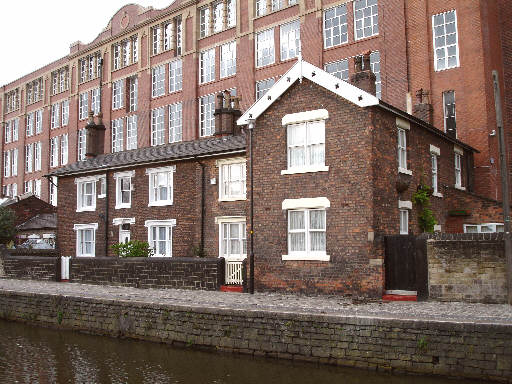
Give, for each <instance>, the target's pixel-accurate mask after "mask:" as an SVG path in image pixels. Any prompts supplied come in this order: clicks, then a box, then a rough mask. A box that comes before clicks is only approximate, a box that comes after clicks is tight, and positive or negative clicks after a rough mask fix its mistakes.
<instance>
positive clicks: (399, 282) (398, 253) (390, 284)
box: [385, 235, 417, 291]
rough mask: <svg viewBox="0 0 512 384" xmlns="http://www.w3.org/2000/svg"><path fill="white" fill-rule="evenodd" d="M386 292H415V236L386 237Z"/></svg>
mask: <svg viewBox="0 0 512 384" xmlns="http://www.w3.org/2000/svg"><path fill="white" fill-rule="evenodd" d="M385 244H386V258H385V264H386V290H404V291H416V290H417V285H416V236H414V235H395V236H386V237H385Z"/></svg>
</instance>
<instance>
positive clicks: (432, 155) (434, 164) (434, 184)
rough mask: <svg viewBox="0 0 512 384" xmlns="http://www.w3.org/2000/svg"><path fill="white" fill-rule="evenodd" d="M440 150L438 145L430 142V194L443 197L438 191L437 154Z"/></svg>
mask: <svg viewBox="0 0 512 384" xmlns="http://www.w3.org/2000/svg"><path fill="white" fill-rule="evenodd" d="M440 155H441V150H440V148H439V147H436V146H435V145H432V144H430V158H431V163H432V196H436V197H443V194H442V193H440V192H439V156H440Z"/></svg>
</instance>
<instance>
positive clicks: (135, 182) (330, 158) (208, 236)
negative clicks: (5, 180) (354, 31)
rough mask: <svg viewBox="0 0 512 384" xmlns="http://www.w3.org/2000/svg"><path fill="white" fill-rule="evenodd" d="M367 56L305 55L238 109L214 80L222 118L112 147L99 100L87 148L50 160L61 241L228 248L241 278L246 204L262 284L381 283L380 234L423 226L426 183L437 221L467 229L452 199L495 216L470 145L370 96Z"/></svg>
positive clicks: (74, 247)
mask: <svg viewBox="0 0 512 384" xmlns="http://www.w3.org/2000/svg"><path fill="white" fill-rule="evenodd" d="M369 60H370V56H369V54H367V55H365V56H364V59H363V60H361V59H358V65H356V72H355V73H354V75H353V76H352V78H351V81H352V83H353V84H350V83H348V82H344V81H342V80H340V79H338V78H337V77H335V76H333V75H331V74H329V73H327V72H325V71H324V70H322V69H320V68H318V67H315V66H314V65H312V64H310V63H308V62H306V61H303V60H300V59H299V61H298V62H297V63H295V64H294V65H293V66H292V67H291V68H290V69H289V70H288V71H287V72H286V73H285V74H284V75H283V76H282V77H281V78H280V79H279V80H278V81H277V82H276V83H275V84H274V85H273V86H272V87H271V88H270V89H269V90H268V91H267V93H266V94H265V96H264V97H262V98H260V99H259V100H258V101H257V102H256V103H255V104H253V105H252V106H251V107H250V108H249V109H248V110H247V111H246V112H245V113H244V114H243V115H242V116H241V117H240V118H238V117H239V116H240V112H239V110H238V109H237V106H238V100H237V99H236V98H235V97H233V96H232V95H230V94H229V93H228V92H225V93H219V94H218V95H216V97H215V99H216V104H215V126H216V132H215V134H214V135H213V136H212V137H206V138H200V139H197V140H189V141H183V142H177V143H168V144H164V145H161V146H156V147H145V148H139V149H134V150H131V151H124V152H116V153H113V154H104V153H103V152H104V151H103V147H104V145H107V144H106V143H107V141H108V133H107V130H106V129H105V128H104V126H103V125H102V122H101V121H99V120H98V119H96V120H95V119H94V117H93V116H92V114H91V116H90V119H89V124H88V126H87V128H86V130H87V138H88V142H87V148H86V154H87V156H88V158H87V159H86V160H84V161H79V162H75V163H73V164H70V165H66V166H64V167H62V168H60V169H57V170H55V171H53V172H52V173H51V174H50V175H51V176H52V177H56V178H57V180H58V185H59V191H60V193H61V194H62V195H65V196H66V199H63V200H62V199H61V202H60V203H59V208H58V222H59V226H58V234H57V239H58V246H59V249H60V250H61V252H62V254H63V255H71V256H76V257H112V256H114V253H113V251H112V249H111V248H110V246H111V245H112V244H115V243H118V242H122V241H125V240H127V239H131V240H134V239H136V240H142V241H148V242H149V244H150V245H151V247H152V248H153V249H154V250H155V256H159V257H171V256H172V257H177V258H179V257H187V256H197V255H199V254H201V255H203V256H206V257H213V258H217V257H224V258H225V259H226V280H227V282H228V283H233V282H238V283H240V282H241V281H240V278H241V263H242V261H243V260H244V259H245V258H246V257H247V254H248V245H247V244H248V241H247V233H250V231H248V230H251V225H250V220H249V219H250V218H251V217H252V219H253V221H254V224H253V227H252V229H254V252H255V254H256V255H257V258H256V263H255V269H254V271H255V282H256V289H258V290H287V291H298V292H305V293H342V294H363V295H368V296H375V297H379V296H380V295H381V294H382V292H383V288H384V278H385V273H384V243H383V241H382V239H383V237H384V236H386V235H391V234H408V233H418V232H420V229H419V225H418V212H419V210H418V209H417V208H418V207H416V206H414V205H413V199H412V195H413V193H414V192H415V191H416V189H417V186H418V185H420V184H422V183H423V184H425V183H426V184H427V185H429V186H432V196H431V199H432V202H431V205H432V210H433V212H434V215H435V217H436V219H437V221H438V224H437V225H438V226H439V227H438V228H437V229H440V230H442V229H443V228H450V227H457V226H458V228H457V229H458V231H459V232H460V231H462V223H459V222H458V221H457V219H458V218H457V217H452V216H451V215H450V214H449V211H450V210H453V209H457V208H462V209H464V208H468V207H471V210H472V217H471V219H473V220H476V221H480V222H485V221H488V222H489V221H496V220H497V219H498V218H499V207H498V205H497V204H495V203H493V202H492V201H490V200H489V199H487V198H484V197H479V196H477V195H475V194H473V193H472V191H473V188H474V185H475V175H474V170H473V168H472V167H471V164H472V163H473V158H474V154H475V152H476V151H475V149H474V148H472V147H471V146H469V145H467V144H465V143H463V142H461V141H460V140H457V139H456V138H454V137H452V136H451V135H448V134H446V133H444V132H442V131H440V130H438V129H436V128H435V127H433V126H432V125H430V124H428V123H426V122H425V121H423V120H421V119H419V118H416V117H414V116H412V115H409V114H407V113H406V112H404V111H402V110H400V109H398V108H396V107H393V106H391V105H390V104H388V103H385V102H383V101H382V100H379V99H378V98H377V97H375V89H376V88H375V76H374V74H373V73H372V72H371V71H369V70H363V68H362V67H363V66H362V63H363V62H365V61H366V68H368V64H369ZM237 118H238V120H237ZM236 124H238V126H237V125H236ZM248 124H249V125H248ZM241 128H242V129H241ZM248 128H252V131H251V132H252V135H251V137H252V139H249V137H248V132H249V131H248ZM251 142H252V145H251ZM250 152H252V158H253V161H252V169H253V179H251V178H250V177H249V176H248V171H247V170H248V169H250V168H251V160H250V159H251V156H250ZM454 159H456V160H455V161H454ZM434 164H435V166H434ZM426 174H428V178H427V180H425V177H426ZM251 192H252V193H251ZM251 196H253V198H252V199H251ZM251 206H252V207H253V208H252V210H251V208H250V207H251ZM251 212H253V215H252V216H251ZM236 271H238V273H236ZM231 279H232V280H231Z"/></svg>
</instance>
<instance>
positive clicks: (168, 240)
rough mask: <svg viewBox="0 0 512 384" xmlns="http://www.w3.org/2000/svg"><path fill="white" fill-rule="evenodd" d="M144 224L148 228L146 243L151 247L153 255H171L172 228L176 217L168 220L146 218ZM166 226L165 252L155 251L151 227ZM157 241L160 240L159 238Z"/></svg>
mask: <svg viewBox="0 0 512 384" xmlns="http://www.w3.org/2000/svg"><path fill="white" fill-rule="evenodd" d="M144 226H145V227H146V228H147V229H148V243H149V246H150V247H151V248H152V249H153V251H154V254H153V257H172V230H173V228H174V227H175V226H176V219H168V220H146V221H145V223H144ZM155 227H157V228H160V227H165V228H166V239H165V253H161V254H160V253H157V252H156V249H155V247H154V245H153V242H154V241H155V239H153V228H155ZM159 241H162V240H160V239H159Z"/></svg>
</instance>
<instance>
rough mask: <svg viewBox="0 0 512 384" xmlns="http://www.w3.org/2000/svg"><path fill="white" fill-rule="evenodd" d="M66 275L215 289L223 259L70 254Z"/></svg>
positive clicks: (76, 278)
mask: <svg viewBox="0 0 512 384" xmlns="http://www.w3.org/2000/svg"><path fill="white" fill-rule="evenodd" d="M70 279H71V281H73V282H75V283H86V284H99V285H121V286H127V287H135V288H183V289H206V290H218V289H219V288H220V286H221V285H222V284H223V283H224V259H223V258H192V257H190V258H174V257H173V258H163V257H152V258H126V259H120V258H113V257H73V258H72V259H71V266H70Z"/></svg>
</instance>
